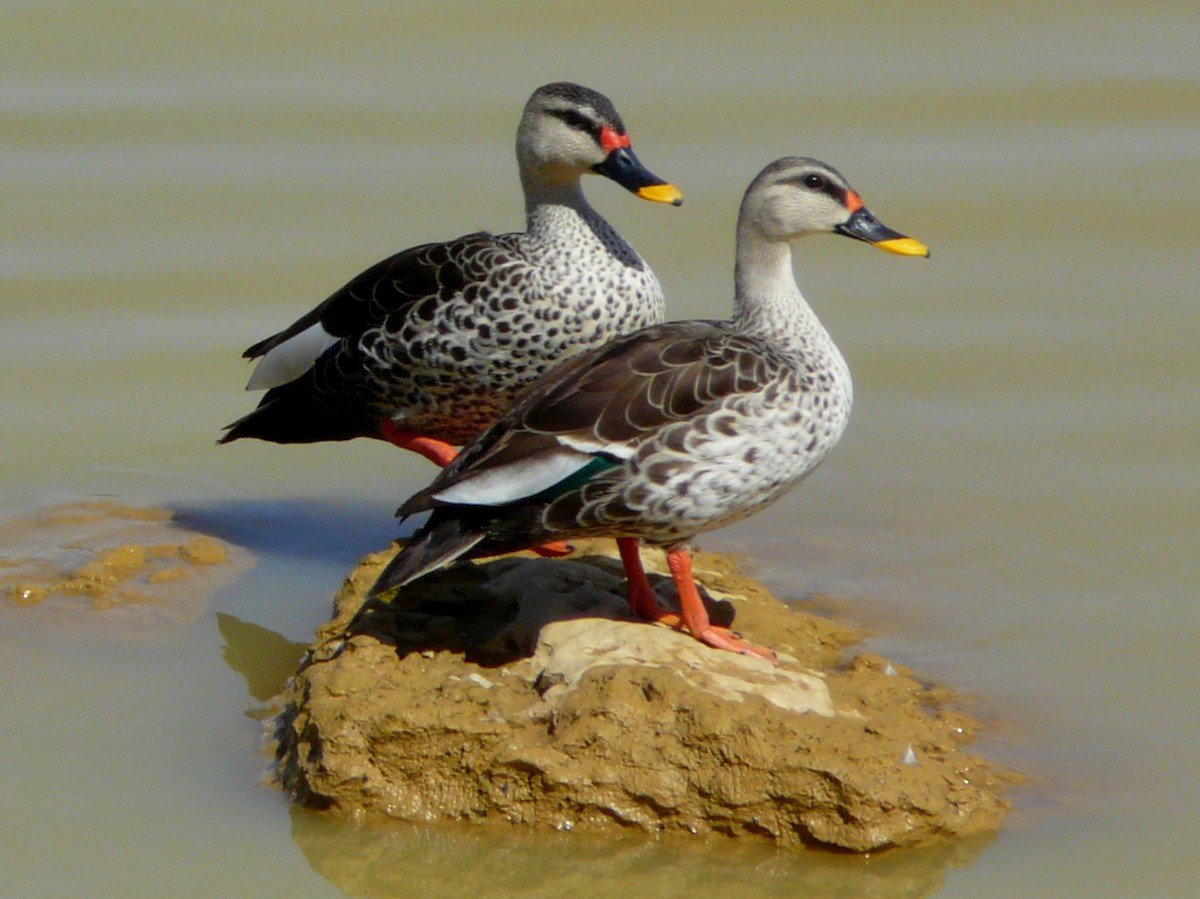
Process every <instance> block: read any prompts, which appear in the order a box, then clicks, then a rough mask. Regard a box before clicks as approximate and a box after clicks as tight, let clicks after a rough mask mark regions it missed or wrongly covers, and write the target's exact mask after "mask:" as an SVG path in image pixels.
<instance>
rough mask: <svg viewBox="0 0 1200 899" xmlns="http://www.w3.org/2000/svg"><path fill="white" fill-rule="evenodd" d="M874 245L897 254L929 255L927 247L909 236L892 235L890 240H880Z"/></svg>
mask: <svg viewBox="0 0 1200 899" xmlns="http://www.w3.org/2000/svg"><path fill="white" fill-rule="evenodd" d="M875 246H877V247H879V249H881V250H887V251H888V252H889V253H895V254H896V255H897V256H925V257H928V256H929V247H927V246H925V244H923V243H921V241H919V240H914V239H913V238H911V237H894V238H892V239H891V240H881V241H879V242H878V243H877V244H875Z"/></svg>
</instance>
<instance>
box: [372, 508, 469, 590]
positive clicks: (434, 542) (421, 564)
mask: <svg viewBox="0 0 1200 899" xmlns="http://www.w3.org/2000/svg"><path fill="white" fill-rule="evenodd" d="M486 536H487V535H486V534H485V533H483V532H482V531H478V530H471V529H469V528H468V527H467V526H466V525H465V524H464V522H463V521H462V520H461V519H459V518H445V519H442V520H441V521H436V520H430V522H429V523H428V524H427V525H426V526H425V527H423V528H421V530H419V531H417V533H416V534H414V535H413V538H412V539H411V540H409V541H408V543H407V544H406V545H405V547H404V549H402V550H400V552H399V553H398V554H397V555H396V557H395V558H394V559H392V561H391V562H389V563H388V566H387V568H385V569H383V574H381V575H379V580H377V581H375V586H373V587H372V588H371V590H370V592H369V593H368V594H367V598H368V599H370V598H372V597H375V596H378V595H379V594H381V593H385V592H387V591H388V590H392V589H394V588H396V587H403V586H404V585H405V584H409V583H411V582H413V581H415V580H416V579H417V578H419V577H421V576H422V575H424V574H428V573H429V572H431V571H435V570H436V569H438V568H441V567H442V566H443V565H448V564H449V563H451V562H453V561H454V560H455V559H457V558H458V557H459V556H461V555H463V554H464V553H466V552H467V551H468V550H470V549H471V547H473V546H475V545H476V544H477V543H480V542H481V541H482V540H483V539H484V538H485V537H486Z"/></svg>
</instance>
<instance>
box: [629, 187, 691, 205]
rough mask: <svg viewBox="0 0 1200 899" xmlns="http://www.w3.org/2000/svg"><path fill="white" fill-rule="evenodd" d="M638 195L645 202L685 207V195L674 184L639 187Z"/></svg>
mask: <svg viewBox="0 0 1200 899" xmlns="http://www.w3.org/2000/svg"><path fill="white" fill-rule="evenodd" d="M637 195H638V196H639V197H641V198H642V199H643V200H653V201H654V202H655V203H670V204H671V205H672V206H682V205H683V193H682V192H681V191H680V190H679V188H678V187H676V186H675V185H674V184H651V185H648V186H647V187H639V188H638V191H637Z"/></svg>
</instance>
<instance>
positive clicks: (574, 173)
mask: <svg viewBox="0 0 1200 899" xmlns="http://www.w3.org/2000/svg"><path fill="white" fill-rule="evenodd" d="M516 156H517V164H518V169H519V172H520V178H521V187H522V190H523V192H524V197H525V230H524V231H523V232H517V233H502V234H493V233H490V232H487V231H479V232H475V233H472V234H467V235H465V236H463V237H459V238H457V239H454V240H449V241H443V242H437V243H425V244H421V245H419V246H414V247H410V248H409V249H406V250H402V251H400V252H399V253H396V254H395V255H393V256H390V257H389V258H387V259H384V260H382V261H381V262H379V263H377V264H375V265H373V266H371V267H370V268H368V269H367V270H366V271H364V272H362V273H361V274H360V275H358V276H357V277H355V278H353V279H351V280H350V281H349V282H348V283H347V284H346V285H345V286H343V287H342V288H340V289H339V290H337V291H336V292H334V293H333V294H332V295H331V296H330V297H329V298H328V299H326V300H325V301H324V302H323V303H321V304H320V305H319V306H317V307H316V308H315V309H313V310H312V311H310V312H309V313H307V314H306V315H304V316H301V317H300V318H299V319H297V320H296V321H295V322H294V323H293V324H292V325H290V326H289V327H287V328H285V329H284V330H282V331H280V332H279V333H277V334H275V335H273V336H271V337H268V338H266V339H265V340H261V341H259V342H258V343H256V344H254V345H253V346H251V347H250V348H249V349H247V350H246V351H245V353H244V354H243V356H244V357H245V358H247V359H257V360H258V363H257V366H256V368H255V369H254V372H253V374H252V375H251V377H250V381H249V383H248V384H247V390H265V391H266V393H265V395H264V396H263V397H262V399H261V401H260V402H259V403H258V406H257V407H256V408H255V409H254V410H253V411H251V412H250V413H249V414H247V415H245V416H243V417H241V418H239V419H238V420H236V421H234V422H233V423H232V424H230V425H227V426H226V428H225V433H224V434H223V435H222V436H221V438H220V439H219V441H218V442H219V443H230V442H232V441H235V440H239V439H242V438H247V437H250V438H257V439H260V440H265V441H270V442H274V443H313V442H319V441H333V440H349V439H353V438H357V437H371V438H377V439H383V440H387V441H389V442H391V443H393V444H395V445H396V446H399V447H402V448H404V449H409V450H413V451H415V452H417V453H419V454H421V455H423V456H425V457H426V458H428V459H430V460H431V461H433V462H434V463H435V464H437V465H445V464H447V463H448V462H449V461H450V459H452V458H454V455H455V452H456V447H458V446H460V445H462V444H463V443H466V442H467V441H469V440H471V439H472V438H474V437H475V436H477V435H478V434H479V433H480V432H481V431H482V430H483V429H484V428H485V427H486V426H487V425H489V424H491V423H492V422H493V421H494V420H495V419H496V418H498V417H499V416H500V414H501V413H503V412H504V410H505V409H506V408H507V407H508V406H509V404H510V403H511V402H512V399H513V397H514V396H515V395H516V394H517V392H518V391H520V390H521V389H522V388H524V387H526V386H527V385H528V384H530V383H531V382H532V381H534V380H535V379H536V378H537V377H539V376H540V375H541V374H543V373H544V372H546V371H547V370H549V369H550V368H551V367H552V366H553V364H555V363H556V362H559V361H561V360H563V359H566V358H569V357H570V356H572V355H573V354H575V353H578V352H581V351H583V350H585V349H587V348H589V347H592V346H599V345H601V344H604V343H606V342H607V341H608V340H610V339H611V338H613V337H617V336H620V335H622V334H627V333H630V332H633V331H636V330H638V329H640V328H643V327H645V326H648V325H651V324H656V323H659V322H662V321H663V320H664V319H665V318H666V305H665V300H664V298H663V290H662V286H661V285H660V284H659V281H658V279H657V277H655V275H654V272H653V271H652V270H651V269H650V267H649V266H648V265H647V264H646V262H645V260H643V259H642V257H641V256H640V255H638V253H637V251H635V250H634V249H633V247H632V246H630V244H629V243H628V242H627V241H626V240H625V239H624V238H622V237H621V235H620V234H619V233H618V232H617V230H616V229H615V228H614V227H613V226H612V225H610V224H609V223H608V222H607V221H606V220H605V219H604V218H603V217H602V216H601V215H600V214H599V213H598V212H596V211H595V209H593V208H592V207H591V205H589V203H588V201H587V199H586V198H585V197H584V194H583V190H582V185H581V181H582V179H583V176H584V175H587V174H598V175H602V176H604V177H606V178H608V179H611V180H612V181H614V182H616V183H617V184H619V185H620V186H622V187H624V188H625V189H626V190H628V191H630V192H632V193H633V194H634V195H636V196H638V197H641V198H643V199H646V200H651V201H655V202H660V203H667V204H671V205H674V206H678V205H680V204H681V203H682V201H683V194H682V193H681V192H680V191H679V189H678V188H677V187H675V186H674V185H673V184H670V183H669V182H667V181H664V180H663V179H661V178H659V177H658V176H656V175H654V174H652V173H651V172H650V171H649V170H648V169H647V168H646V167H645V166H643V165H642V163H641V162H640V160H639V159H638V157H637V156H636V155H635V154H634V152H633V147H632V144H631V142H630V139H629V134H628V132H627V131H626V128H625V124H624V123H623V122H622V120H621V116H620V115H619V113H618V112H617V110H616V107H615V106H614V105H613V103H612V101H611V100H609V99H608V97H606V96H604V95H603V94H601V93H599V92H598V91H595V90H592V89H591V88H588V87H584V86H582V85H579V84H574V83H571V82H566V81H560V82H554V83H552V84H546V85H543V86H541V87H539V88H538V89H537V90H535V91H534V92H533V94H532V95H531V96H530V98H529V100H528V102H527V103H526V104H525V108H524V111H523V113H522V115H521V119H520V123H519V124H518V126H517V138H516Z"/></svg>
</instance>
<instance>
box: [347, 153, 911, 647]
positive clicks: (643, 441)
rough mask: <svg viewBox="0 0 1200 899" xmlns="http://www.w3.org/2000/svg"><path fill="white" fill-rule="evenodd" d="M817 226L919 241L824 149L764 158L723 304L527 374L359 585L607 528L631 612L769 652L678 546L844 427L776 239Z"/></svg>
mask: <svg viewBox="0 0 1200 899" xmlns="http://www.w3.org/2000/svg"><path fill="white" fill-rule="evenodd" d="M819 233H832V234H841V235H845V236H847V237H853V238H856V239H858V240H862V241H866V242H867V243H871V244H874V245H875V246H877V247H880V248H881V249H884V250H888V251H890V252H893V253H898V254H901V255H908V256H928V254H929V251H928V250H927V249H926V247H925V246H924V244H921V243H920V242H918V241H916V240H913V239H912V238H909V237H905V236H903V235H901V234H898V233H897V232H895V231H892V230H890V229H889V228H887V227H885V226H884V225H883V224H882V223H881V222H880V221H879V220H878V219H876V218H875V217H874V216H873V215H872V214H871V213H870V212H869V211H868V210H867V208H866V207H865V206H864V205H863V202H862V200H861V199H860V198H859V195H858V194H857V193H856V192H855V191H854V190H853V189H852V188H851V187H850V185H849V183H847V181H846V179H845V178H843V177H842V175H841V174H839V173H838V172H837V171H836V170H835V169H833V168H832V167H831V166H829V165H826V164H825V163H823V162H819V161H817V160H815V159H809V158H805V157H797V156H792V157H786V158H784V159H780V160H777V161H776V162H773V163H771V164H770V165H769V166H767V167H766V168H765V169H764V170H763V171H762V172H761V173H760V174H759V175H758V177H756V178H755V179H754V181H753V182H752V183H751V184H750V187H749V188H748V189H747V191H746V193H745V196H744V198H743V200H742V204H741V211H740V214H739V216H738V223H737V260H736V265H735V269H734V301H733V318H732V319H731V320H729V321H684V322H673V323H669V324H661V325H654V326H650V327H647V328H644V329H643V330H641V331H638V332H636V333H634V334H630V335H628V336H624V337H619V338H617V339H615V340H613V341H612V342H611V343H609V344H608V345H607V346H604V347H600V348H597V349H593V350H589V351H587V352H585V353H583V354H580V355H578V356H575V357H574V358H572V359H570V360H568V361H566V362H564V363H562V364H560V365H558V366H557V367H556V368H554V369H553V370H551V371H549V372H548V373H546V374H545V375H543V376H542V377H541V378H540V379H539V380H538V381H537V382H535V383H534V384H533V386H531V387H530V388H529V389H528V390H527V391H526V392H525V393H524V394H522V395H521V396H520V397H519V398H518V400H517V401H516V402H515V403H514V404H513V406H512V407H511V408H510V409H509V410H508V411H507V412H506V413H505V414H504V416H503V417H502V418H500V420H499V421H498V422H496V423H495V424H494V425H492V426H491V427H490V428H489V429H488V430H487V431H485V432H484V433H483V434H482V435H480V436H479V437H478V438H477V439H475V440H474V441H473V442H471V443H470V444H468V445H467V446H465V447H464V448H463V450H462V452H461V453H460V454H459V456H458V457H457V458H456V459H455V460H454V461H453V462H452V463H451V464H450V465H449V466H447V467H446V468H445V469H443V471H442V472H441V473H440V474H439V476H438V477H437V478H436V479H435V480H434V481H433V483H432V484H431V485H430V486H429V487H427V488H426V489H424V490H422V491H421V492H419V493H417V494H416V495H415V496H413V497H412V498H411V499H409V500H408V501H407V502H405V503H404V505H402V506H401V507H400V509H399V511H398V513H397V514H398V515H401V516H408V515H412V514H415V513H417V512H422V511H430V510H431V511H432V515H431V516H430V518H429V520H428V521H427V522H426V523H425V525H424V526H422V527H421V528H420V529H419V530H418V531H417V532H416V534H415V535H414V536H413V537H412V539H411V540H410V541H409V542H408V544H407V545H406V546H405V547H404V548H403V550H402V551H401V552H400V553H399V554H398V555H397V556H396V557H395V558H394V559H393V560H392V562H391V563H390V564H389V565H388V567H387V568H386V569H385V570H384V572H383V574H382V575H381V576H380V577H379V579H378V581H377V582H376V584H375V585H374V587H373V588H372V591H371V592H372V595H378V594H381V593H383V592H385V591H387V590H390V589H392V588H395V587H398V586H401V585H404V584H408V583H410V582H412V581H413V580H415V579H417V578H419V577H421V576H422V575H424V574H426V573H428V572H431V571H434V570H435V569H437V568H440V567H442V566H444V565H446V564H448V563H449V562H451V561H452V560H454V559H458V558H476V557H480V556H487V555H494V554H498V553H503V552H508V551H512V550H518V549H524V548H527V547H531V546H534V545H537V544H542V543H544V542H546V541H551V540H571V539H576V538H583V537H614V538H616V539H617V543H618V545H619V547H620V552H621V557H622V560H623V562H624V565H625V570H626V574H627V576H628V581H629V601H630V605H631V608H632V611H633V613H634V614H635V615H636V616H637V617H640V618H645V619H649V620H652V621H659V622H664V623H666V624H669V625H672V626H674V627H677V628H681V629H683V630H686V631H687V632H688V633H690V634H691V635H692V636H694V637H696V638H697V639H699V640H701V641H703V642H704V643H707V644H709V645H711V646H714V647H718V648H721V649H729V650H735V651H740V652H752V653H756V654H760V655H765V656H770V655H771V653H770V652H769V651H768V650H765V649H763V648H761V647H757V646H753V645H751V644H748V643H745V642H744V641H742V640H740V639H739V638H737V637H736V636H735V635H733V634H732V633H731V632H730V631H729V630H727V629H724V628H720V627H716V626H713V625H712V624H711V623H710V622H709V618H708V614H707V612H706V610H705V608H704V605H703V603H702V602H701V600H700V597H699V594H698V592H697V589H696V585H695V583H694V581H693V579H692V574H691V562H690V557H689V555H688V552H687V550H686V549H685V545H686V544H687V542H688V541H689V540H691V539H692V538H693V537H694V536H695V535H697V534H698V533H701V532H703V531H708V530H711V529H713V528H717V527H721V526H723V525H727V524H730V523H732V522H735V521H738V520H739V519H742V518H744V517H746V516H747V515H750V514H752V513H754V512H756V511H758V510H759V509H762V508H763V507H764V506H766V505H768V504H769V503H772V502H774V501H775V500H777V499H779V497H781V496H782V495H783V494H784V493H785V492H787V491H788V490H790V489H791V488H793V487H795V486H796V485H797V484H799V483H800V482H801V481H802V480H803V479H804V478H805V477H806V476H808V475H809V474H810V473H811V472H812V470H813V469H814V468H816V466H817V465H818V464H819V463H820V462H821V460H823V459H824V458H825V457H826V455H827V454H828V453H829V451H830V450H832V449H833V447H834V445H835V444H836V443H837V442H838V439H839V438H840V437H841V435H842V431H843V430H844V428H845V427H846V422H847V420H848V418H849V415H850V405H851V401H852V397H853V390H852V387H851V382H850V372H849V370H848V368H847V367H846V362H845V360H844V359H843V358H842V354H841V353H840V352H839V351H838V348H837V347H836V346H835V345H834V343H833V340H832V339H831V338H830V336H829V333H828V332H827V331H826V330H825V328H824V327H823V326H822V325H821V322H820V321H819V320H818V319H817V316H816V314H815V313H814V312H813V310H812V308H811V307H810V306H809V305H808V303H807V302H806V301H805V299H804V297H803V296H802V295H801V293H800V289H799V287H798V286H797V285H796V280H795V276H794V274H793V270H792V249H791V244H792V242H794V241H796V240H798V239H799V238H801V237H805V236H807V235H810V234H819ZM639 541H644V542H646V543H650V544H653V545H655V546H659V547H662V548H664V549H665V550H666V553H667V561H668V565H669V568H670V570H671V572H672V575H673V578H674V581H675V585H676V588H677V589H678V592H679V601H680V613H679V614H678V615H677V614H674V613H672V612H667V611H666V610H664V609H662V608H660V607H659V606H658V604H657V602H656V601H655V598H654V593H653V591H652V590H651V588H650V584H649V582H648V581H647V578H646V575H645V572H644V570H643V568H642V564H641V559H640V555H639V547H638V543H639Z"/></svg>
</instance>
